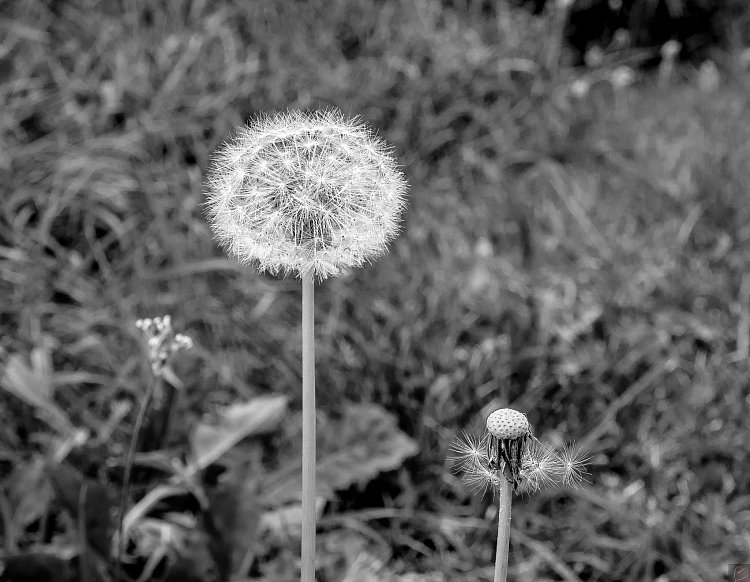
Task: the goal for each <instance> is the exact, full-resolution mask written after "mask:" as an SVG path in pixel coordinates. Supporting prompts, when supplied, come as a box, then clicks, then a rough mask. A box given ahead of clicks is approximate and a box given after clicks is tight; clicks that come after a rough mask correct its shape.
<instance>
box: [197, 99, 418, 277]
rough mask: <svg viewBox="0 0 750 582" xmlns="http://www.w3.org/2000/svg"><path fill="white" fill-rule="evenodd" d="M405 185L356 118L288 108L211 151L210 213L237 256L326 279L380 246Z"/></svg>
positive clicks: (396, 218) (385, 150) (394, 222)
mask: <svg viewBox="0 0 750 582" xmlns="http://www.w3.org/2000/svg"><path fill="white" fill-rule="evenodd" d="M406 188H407V185H406V180H405V179H404V176H403V174H402V172H401V171H400V170H399V169H398V167H397V165H396V162H395V160H394V158H393V157H392V156H391V153H390V149H389V147H388V146H387V145H386V144H385V142H383V141H382V140H380V139H379V138H377V137H376V136H375V135H374V134H373V133H372V131H371V130H370V129H369V128H368V127H367V126H365V125H364V124H362V123H360V122H359V120H357V119H348V118H346V117H344V116H343V115H342V114H341V113H340V112H339V111H336V110H334V111H318V112H315V113H310V114H308V113H303V112H300V111H290V112H287V113H275V114H273V115H271V116H267V117H266V116H264V117H259V118H258V119H256V120H254V121H253V122H252V123H250V124H249V125H245V126H243V127H240V128H237V130H236V133H235V137H234V139H233V140H232V141H230V142H228V143H226V144H224V145H223V146H222V147H221V148H219V150H217V152H216V153H215V154H214V156H213V164H212V168H211V170H210V172H209V174H208V178H207V190H208V195H207V214H208V219H209V222H210V224H211V227H212V228H213V230H214V233H215V235H216V238H217V240H218V241H219V243H220V244H221V245H222V246H224V247H225V248H226V249H227V251H228V252H229V253H230V254H231V255H234V256H236V257H237V258H238V259H239V260H240V261H241V262H242V263H251V264H254V265H255V266H256V267H257V268H258V269H259V270H261V271H268V272H271V273H274V274H275V273H278V272H283V273H293V274H295V275H298V276H300V277H305V276H309V275H313V276H316V277H317V278H319V279H325V278H326V277H328V276H331V275H337V274H339V273H340V272H341V270H342V269H346V268H349V267H358V266H362V265H363V264H364V263H366V262H368V261H370V260H371V259H373V258H375V257H377V256H379V255H381V254H382V253H383V252H385V250H386V246H387V244H388V242H390V240H391V239H393V238H394V237H395V236H396V234H398V230H399V223H400V220H401V213H402V211H403V209H404V206H405V195H406Z"/></svg>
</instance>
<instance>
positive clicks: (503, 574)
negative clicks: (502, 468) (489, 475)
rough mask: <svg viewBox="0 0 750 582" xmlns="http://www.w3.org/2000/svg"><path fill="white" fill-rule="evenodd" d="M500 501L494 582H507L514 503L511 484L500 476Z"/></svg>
mask: <svg viewBox="0 0 750 582" xmlns="http://www.w3.org/2000/svg"><path fill="white" fill-rule="evenodd" d="M500 481H501V483H500V494H499V496H498V497H499V498H500V501H499V503H498V511H497V522H498V523H497V552H496V554H495V578H494V582H505V580H506V578H507V577H508V550H509V548H510V507H511V504H512V503H513V497H512V492H511V484H510V482H509V481H508V480H507V479H505V477H503V476H502V475H501V476H500Z"/></svg>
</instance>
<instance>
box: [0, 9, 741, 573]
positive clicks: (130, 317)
mask: <svg viewBox="0 0 750 582" xmlns="http://www.w3.org/2000/svg"><path fill="white" fill-rule="evenodd" d="M487 6H488V5H487V4H486V3H485V4H484V6H482V5H480V3H478V2H477V3H475V2H454V3H452V4H451V5H448V3H441V2H437V1H433V0H417V1H408V2H407V1H402V0H387V1H384V2H344V1H341V0H334V1H332V2H318V1H315V2H308V3H300V4H298V3H287V2H284V3H261V2H259V3H233V2H212V3H208V2H198V1H188V0H181V1H174V2H169V3H165V4H164V5H163V6H160V7H159V8H157V7H155V6H154V5H147V4H142V3H138V4H135V3H122V4H121V3H95V2H88V1H84V0H80V1H75V2H59V3H47V2H41V1H37V0H32V1H29V2H15V3H6V4H5V5H3V7H2V8H0V11H2V14H3V19H2V24H0V26H1V27H2V35H0V36H1V37H2V41H0V46H2V54H3V59H2V64H0V91H2V95H3V104H4V105H3V108H2V110H1V111H0V120H1V121H2V132H0V140H2V143H1V145H0V172H2V174H3V180H2V186H1V187H2V194H1V197H0V296H1V297H2V298H3V301H2V304H1V305H0V360H1V361H0V367H1V370H0V374H1V375H0V378H1V380H0V385H1V386H2V388H3V392H2V394H3V395H2V401H1V402H0V404H2V407H1V408H0V411H1V413H2V422H0V480H1V484H2V487H1V488H0V491H1V492H2V495H0V516H1V517H2V522H1V523H2V532H3V535H2V544H3V554H2V560H3V564H4V567H5V572H6V575H7V572H9V571H10V570H9V569H11V568H12V567H15V566H17V565H18V564H19V563H20V564H22V565H23V566H24V567H28V566H29V562H28V560H29V556H34V559H33V565H34V566H35V567H38V568H39V569H40V570H44V571H47V572H50V571H52V572H55V575H56V576H58V579H59V577H62V578H63V579H76V580H77V579H79V578H77V577H75V576H76V575H77V573H76V571H75V569H76V568H78V564H79V563H83V564H90V563H92V562H91V561H90V560H88V559H86V558H85V557H86V556H90V555H95V554H97V553H99V554H103V555H106V554H107V552H108V551H109V540H111V539H112V535H111V534H112V531H111V530H112V522H110V521H107V520H104V521H103V522H97V521H92V519H91V516H92V515H102V514H104V515H107V514H109V513H111V514H113V515H114V514H116V510H114V509H113V508H114V506H115V505H116V503H112V500H113V499H116V498H117V493H119V492H120V491H121V486H122V460H123V459H124V458H125V456H126V450H127V446H128V442H129V436H130V434H131V432H132V428H133V422H134V420H135V418H134V416H135V414H134V409H135V407H137V406H138V404H139V403H140V401H141V398H142V396H143V393H144V390H145V387H146V386H147V384H148V380H149V378H150V377H151V374H152V371H151V369H150V366H149V364H148V359H147V357H144V356H145V354H143V353H141V352H142V350H144V349H145V348H142V347H141V346H142V345H143V342H142V340H141V338H140V333H139V332H138V330H137V329H135V328H134V326H133V322H134V321H135V320H136V319H139V318H143V317H152V316H154V315H159V314H165V313H169V314H171V315H172V321H173V322H174V324H175V326H176V327H177V328H178V329H181V330H184V332H185V333H186V334H188V335H189V336H190V337H191V338H193V340H194V342H195V348H194V349H193V350H191V351H190V352H186V353H184V354H181V355H179V357H177V358H176V359H175V361H174V363H173V367H174V371H175V376H176V377H177V378H179V379H180V381H181V388H180V389H179V391H178V392H176V393H175V396H174V401H173V404H172V410H173V414H174V418H176V419H180V422H174V423H173V425H172V430H171V432H170V434H169V438H168V439H167V440H166V442H164V443H163V444H160V445H159V446H158V447H157V448H152V447H154V446H155V444H154V443H156V440H152V438H153V437H149V438H148V439H146V441H145V442H144V443H142V446H140V447H139V452H138V454H137V455H136V461H135V464H136V465H135V468H134V487H133V490H132V498H131V500H130V501H131V503H130V504H129V507H130V511H131V512H132V513H131V514H130V515H131V519H132V520H133V524H134V526H137V527H135V529H134V531H136V532H138V536H137V540H138V545H137V547H136V546H133V547H130V548H129V552H128V553H129V554H130V555H136V554H137V555H139V556H140V558H139V560H140V562H139V563H136V564H133V565H132V566H133V569H132V571H131V570H129V571H131V574H132V575H133V576H138V575H142V574H143V572H145V571H146V567H147V566H148V567H151V566H153V567H154V570H153V578H152V579H159V577H162V578H161V579H170V577H172V578H171V579H190V578H189V577H187V576H188V575H187V574H186V572H197V573H196V574H194V576H195V577H194V578H193V579H196V580H200V581H201V582H203V581H204V580H212V579H215V578H216V577H217V572H221V573H222V574H227V578H228V577H229V576H230V575H231V574H232V573H235V574H236V575H237V576H238V577H240V579H243V578H242V577H244V579H245V580H247V579H249V580H264V579H265V580H274V581H280V582H284V581H287V580H289V581H293V580H296V579H298V576H299V565H298V563H297V562H296V559H297V558H296V556H297V555H298V545H299V532H298V531H296V529H295V527H296V525H295V524H297V523H298V522H299V518H298V516H299V509H298V506H297V503H298V501H299V495H298V492H299V490H300V484H299V482H298V480H297V478H296V475H298V473H299V470H300V467H299V464H298V463H297V462H296V459H298V458H299V448H298V445H297V444H295V443H297V442H298V440H299V432H300V426H301V423H300V419H299V416H298V415H295V414H292V413H290V412H289V411H292V410H299V409H300V401H299V398H300V395H299V388H298V387H299V384H300V376H301V370H300V366H299V362H300V359H301V358H300V346H299V342H298V337H299V333H298V326H299V321H300V307H299V305H300V296H299V295H300V293H299V289H298V286H297V284H296V283H295V282H294V281H291V280H284V279H280V278H275V277H261V276H258V275H255V274H252V273H250V272H246V271H245V270H243V269H241V268H239V267H238V266H237V265H236V264H234V263H233V262H232V261H230V260H228V259H227V258H225V257H223V256H222V254H221V253H220V252H219V251H218V250H217V249H216V248H215V245H214V244H213V241H212V237H211V233H210V232H209V228H208V225H207V224H206V222H205V220H204V218H203V215H202V203H203V201H204V200H203V197H202V182H203V171H204V170H205V169H206V168H207V167H208V164H209V152H211V151H213V150H214V149H215V147H216V146H217V145H218V144H219V142H220V141H221V140H223V138H224V136H226V135H227V134H228V133H229V131H230V129H231V128H232V127H235V126H237V125H241V124H242V123H244V122H245V121H246V120H248V119H250V118H252V117H253V115H254V114H256V113H258V112H260V111H268V110H282V109H286V108H296V109H309V108H319V107H332V106H336V107H338V108H339V109H341V110H342V111H343V112H344V113H345V114H347V115H348V114H361V115H363V117H365V118H366V119H368V120H369V121H370V122H371V123H372V124H373V126H375V127H376V128H377V130H378V132H379V134H380V135H382V137H383V138H384V139H386V140H387V141H388V142H389V143H391V144H393V145H394V146H395V150H396V153H397V154H398V157H399V160H400V162H401V163H402V164H403V166H404V171H405V173H406V176H407V179H408V181H409V182H410V183H411V184H412V185H413V187H412V190H411V192H410V207H409V211H408V213H407V214H406V219H405V225H404V235H403V236H402V237H400V238H399V239H398V240H396V241H395V242H394V244H393V245H392V247H391V250H390V254H389V255H387V256H386V257H385V258H383V259H382V260H380V261H379V262H378V263H377V264H375V265H373V266H372V267H371V268H368V269H365V270H361V271H359V270H357V271H352V272H350V273H345V274H344V275H343V276H342V277H340V278H337V279H335V280H332V281H330V284H328V285H327V286H326V290H325V292H324V293H319V294H318V302H317V306H316V308H317V309H319V310H320V311H321V313H325V314H326V317H325V323H324V325H322V326H321V327H320V329H319V333H318V336H317V341H318V344H317V348H318V349H317V353H316V358H317V362H318V370H319V374H318V377H317V385H318V386H319V390H318V406H319V411H320V412H319V414H320V416H319V421H318V422H319V424H318V438H319V441H318V450H319V457H318V461H319V463H318V464H319V473H318V478H319V481H318V483H319V503H320V508H321V511H322V517H321V519H320V521H319V523H318V532H319V545H318V564H319V565H318V578H319V580H321V581H324V580H325V581H339V580H347V581H349V582H352V581H355V580H356V581H357V582H361V581H366V582H367V581H369V580H394V581H401V582H404V581H406V580H409V581H411V582H415V581H416V582H428V581H429V582H434V581H442V580H451V581H455V580H458V581H462V580H463V581H466V582H468V581H472V582H473V581H476V580H491V578H492V569H493V566H492V562H493V558H494V553H495V538H494V536H495V531H496V530H495V524H494V523H493V518H492V508H491V501H490V500H489V499H478V498H476V497H472V496H470V495H469V494H468V492H467V491H465V489H464V487H463V486H462V485H461V483H460V481H459V480H458V479H456V478H455V477H453V476H452V474H451V472H450V470H449V467H448V466H447V463H446V461H445V459H446V454H447V447H448V444H449V443H450V442H451V440H452V438H453V436H454V435H455V434H458V433H459V432H460V431H461V430H462V429H466V430H470V431H473V430H474V429H475V428H476V427H474V426H472V425H473V423H474V419H476V418H481V417H483V416H486V415H487V414H488V413H489V412H490V411H492V410H494V409H496V408H498V407H505V406H511V407H513V408H515V409H518V410H527V411H530V413H529V421H530V423H531V424H532V425H533V426H537V427H544V432H543V433H542V434H539V435H537V436H538V437H539V438H540V440H542V441H544V442H549V443H551V444H553V445H559V444H562V443H563V442H565V441H566V440H567V439H568V438H570V436H571V435H575V436H576V438H579V439H580V441H581V443H580V444H581V445H582V446H583V447H584V448H585V449H586V450H588V451H590V452H591V453H592V455H593V458H592V460H591V464H590V467H589V470H590V471H591V475H590V477H589V478H590V480H591V481H592V483H594V484H595V487H590V488H584V489H581V490H579V491H577V492H572V493H571V492H567V491H556V490H551V491H546V492H541V493H540V494H537V495H534V496H531V497H528V498H526V497H521V498H519V499H518V500H517V502H516V503H515V504H514V511H513V521H514V524H516V526H517V527H515V526H514V529H513V530H512V532H511V544H512V547H513V556H514V558H513V561H512V564H511V569H510V571H509V578H510V579H513V578H517V579H524V578H526V579H532V580H545V579H560V578H562V579H565V580H584V581H593V580H612V581H633V582H635V581H642V580H660V581H665V580H684V579H691V578H692V579H703V580H716V579H719V578H720V577H721V576H722V575H724V573H725V572H726V568H727V564H729V563H738V562H747V561H748V553H749V552H750V548H748V545H747V540H746V536H743V535H742V532H744V531H747V530H748V529H750V517H748V516H750V495H748V491H747V487H746V483H748V482H750V469H749V468H748V464H747V462H746V453H745V450H746V443H747V442H748V440H750V433H749V432H748V431H749V429H748V424H747V419H746V410H747V407H748V404H750V402H748V384H747V380H746V378H747V376H748V372H750V369H749V366H748V355H749V353H750V331H749V328H750V279H748V276H747V275H746V271H747V268H746V266H747V264H748V259H749V258H750V230H749V229H748V226H747V225H748V224H750V205H748V203H747V184H748V183H750V170H749V169H748V165H747V159H748V154H750V152H749V151H748V144H749V143H750V123H749V122H748V119H750V115H748V109H749V108H748V95H750V91H748V71H747V62H746V60H745V61H743V59H742V58H741V55H737V56H735V55H729V54H727V55H724V56H721V55H720V56H717V59H716V70H717V71H718V78H717V79H718V80H717V81H716V82H712V83H703V82H702V80H703V77H702V76H701V74H700V72H699V70H698V69H692V68H687V69H685V68H679V67H678V70H676V71H675V74H674V75H672V76H671V78H670V79H668V82H666V83H662V84H661V86H659V84H658V83H657V82H656V80H655V79H652V78H651V77H650V76H648V75H644V74H640V73H637V72H636V73H635V74H634V76H633V79H632V81H633V82H632V83H631V84H630V85H627V86H621V87H620V86H614V85H613V84H612V83H611V82H610V81H609V80H608V79H610V78H611V77H610V76H609V72H610V71H611V70H613V69H612V68H613V67H614V66H617V65H619V63H615V62H610V61H608V60H607V59H604V60H603V61H601V63H600V64H599V65H597V66H596V68H591V69H589V68H579V69H570V68H567V67H565V66H557V67H555V66H552V65H554V59H550V58H549V54H551V53H553V54H554V51H556V50H557V47H550V46H549V43H548V42H547V39H549V38H551V37H552V36H554V35H549V34H548V31H549V23H550V15H549V13H545V14H542V15H539V16H532V15H529V14H527V13H526V12H524V11H520V10H516V9H512V8H509V7H508V6H506V5H505V4H504V3H499V4H498V7H497V8H493V7H492V6H489V7H487ZM540 39H541V40H540ZM605 56H607V55H605ZM560 62H562V63H564V59H561V61H560ZM581 79H586V80H591V81H592V82H591V83H584V84H583V85H582V84H581V83H577V82H578V81H580V80H581ZM576 87H577V88H580V87H585V88H586V90H585V91H576V90H574V89H575V88H576ZM363 296H367V297H368V298H371V300H368V301H366V302H363V301H362V300H361V298H362V297H363ZM282 421H283V422H282ZM248 435H249V436H248ZM320 467H323V469H321V468H320ZM323 474H325V475H327V476H328V477H327V478H326V479H325V480H323V479H322V475H323ZM84 484H85V487H84V486H83V485H84ZM81 491H85V492H86V493H85V494H82V493H81ZM92 492H93V493H92ZM89 495H92V496H91V497H90V496H89ZM107 508H109V510H107ZM108 511H109V513H108ZM295 516H296V517H295ZM129 525H130V524H129V523H126V524H125V526H126V527H128V526H129ZM81 532H84V533H83V534H82V533H81ZM82 540H83V541H82ZM169 540H171V541H169ZM102 541H105V543H102ZM136 549H137V552H136ZM82 555H83V556H84V559H81V558H80V556H82ZM186 556H187V557H189V558H190V559H194V560H197V562H198V563H200V564H203V565H205V566H206V570H205V571H204V570H196V569H195V568H192V566H190V564H192V563H193V562H190V561H189V560H188V561H187V562H186V561H185V560H186V558H185V557H186ZM93 563H94V565H96V564H98V562H97V561H96V560H93ZM149 564H150V566H149ZM191 568H192V569H191ZM85 571H86V572H87V573H86V576H87V578H86V579H88V580H92V581H93V580H97V579H98V578H97V577H98V576H105V574H106V572H101V571H100V570H99V569H97V568H93V569H91V570H90V571H89V570H88V569H86V570H85ZM66 572H69V573H70V577H66V576H65V573H66ZM175 577H177V578H175ZM39 579H43V578H42V577H41V575H40V577H39ZM105 579H106V578H105ZM225 579H226V578H225Z"/></svg>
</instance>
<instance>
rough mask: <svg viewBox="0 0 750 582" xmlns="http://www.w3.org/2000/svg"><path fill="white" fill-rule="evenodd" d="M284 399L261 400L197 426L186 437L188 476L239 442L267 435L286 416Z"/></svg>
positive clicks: (246, 403)
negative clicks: (187, 438)
mask: <svg viewBox="0 0 750 582" xmlns="http://www.w3.org/2000/svg"><path fill="white" fill-rule="evenodd" d="M287 401H288V399H287V397H286V396H261V397H258V398H254V399H253V400H251V401H249V402H243V403H241V404H234V405H232V406H229V407H228V408H226V409H225V410H224V412H223V413H222V415H221V416H220V418H219V420H218V422H217V423H216V424H205V423H201V424H198V425H197V426H196V427H195V428H194V429H193V432H192V434H191V435H190V449H191V451H192V455H193V460H192V463H191V464H190V467H189V472H194V471H196V470H200V469H203V468H205V467H207V466H208V465H210V464H211V463H213V462H214V461H216V460H217V459H219V458H220V457H221V456H222V455H223V454H224V453H226V452H227V451H228V450H229V449H231V448H232V447H233V446H234V445H236V444H237V443H238V442H240V441H241V440H242V439H244V438H246V437H248V436H252V435H259V434H265V433H268V432H271V431H273V430H275V429H276V428H278V426H279V423H280V422H281V419H282V418H283V417H284V415H285V414H286V408H287Z"/></svg>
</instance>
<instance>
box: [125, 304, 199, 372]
mask: <svg viewBox="0 0 750 582" xmlns="http://www.w3.org/2000/svg"><path fill="white" fill-rule="evenodd" d="M135 326H136V327H137V328H138V329H140V330H141V331H142V332H143V335H144V336H145V338H146V341H147V342H148V354H149V361H150V362H151V369H152V370H153V371H154V375H156V376H159V375H161V374H162V373H163V372H164V368H165V367H166V365H167V363H168V361H169V358H170V357H171V356H172V354H174V353H175V352H177V351H179V350H183V349H186V350H187V349H190V348H192V347H193V340H192V339H190V338H189V337H188V336H186V335H184V334H181V333H175V332H174V329H172V318H171V317H170V316H169V315H165V316H164V317H154V318H153V319H151V318H148V317H147V318H146V319H139V320H138V321H136V322H135Z"/></svg>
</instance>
